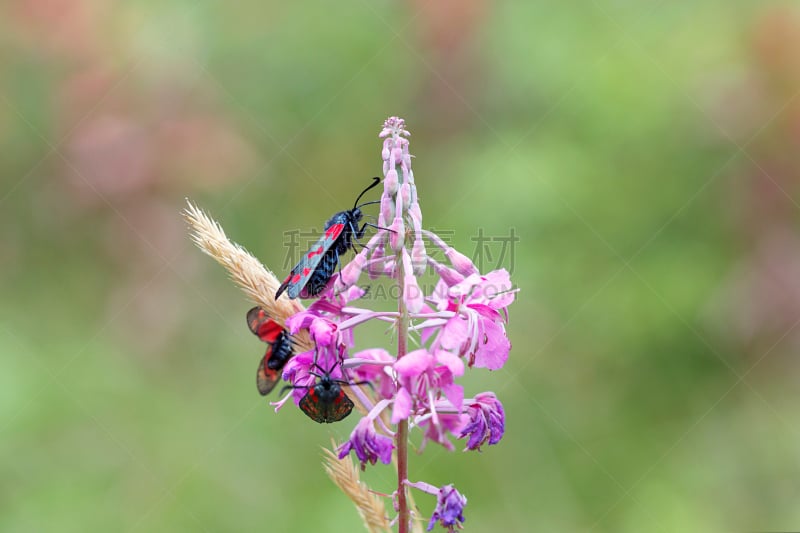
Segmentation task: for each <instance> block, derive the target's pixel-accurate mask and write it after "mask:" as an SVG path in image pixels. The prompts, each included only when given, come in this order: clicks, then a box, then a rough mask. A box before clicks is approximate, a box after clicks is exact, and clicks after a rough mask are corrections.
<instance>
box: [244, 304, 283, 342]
mask: <svg viewBox="0 0 800 533" xmlns="http://www.w3.org/2000/svg"><path fill="white" fill-rule="evenodd" d="M247 325H248V327H249V328H250V331H252V332H253V333H254V334H255V335H256V336H257V337H258V338H259V339H261V340H262V341H263V342H266V343H269V344H272V343H274V342H275V341H277V340H278V337H279V336H280V334H281V332H282V331H283V326H281V325H280V324H278V323H277V322H275V321H274V320H272V319H271V318H270V317H269V315H268V314H267V313H266V311H264V310H263V309H262V308H260V307H254V308H252V309H251V310H250V311H248V312H247Z"/></svg>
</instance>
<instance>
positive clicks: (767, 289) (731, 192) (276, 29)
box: [0, 0, 800, 532]
mask: <svg viewBox="0 0 800 533" xmlns="http://www.w3.org/2000/svg"><path fill="white" fill-rule="evenodd" d="M0 42H2V46H0V153H1V154H2V157H0V284H2V285H0V288H1V290H2V299H1V300H0V353H1V354H2V362H3V371H2V372H1V373H0V431H2V434H0V530H3V531H59V532H71V531H75V532H79V531H80V532H83V531H110V530H119V531H259V530H260V531H278V532H280V531H342V532H349V531H359V530H360V527H361V526H360V522H359V519H358V516H357V515H356V512H355V510H354V509H353V507H352V506H351V504H350V502H349V500H347V499H346V498H345V497H344V496H343V495H342V494H341V493H339V492H338V491H337V490H336V489H335V487H334V486H333V485H332V484H331V483H330V482H329V481H328V479H327V478H326V476H325V475H324V473H323V471H322V468H321V467H320V462H321V453H320V446H325V445H328V444H329V443H330V439H331V437H334V438H336V439H339V440H341V439H343V438H346V437H347V435H348V434H349V432H350V430H351V429H352V426H353V423H354V421H355V418H351V419H348V420H346V421H344V422H342V423H340V424H335V425H332V426H320V425H317V424H314V423H313V422H310V421H309V420H308V419H307V418H305V417H304V416H303V415H302V414H301V413H299V412H298V411H297V410H296V409H286V410H284V411H282V412H281V413H279V414H278V415H275V414H274V413H273V412H272V409H271V408H270V407H269V406H268V405H267V403H266V401H265V400H263V399H262V398H260V397H259V395H258V394H257V391H256V388H255V384H254V374H255V368H256V365H257V363H258V360H259V358H260V356H261V355H262V353H263V345H261V344H260V343H259V342H258V340H257V339H256V338H255V337H253V336H252V335H251V334H250V332H249V331H248V330H247V328H246V327H245V322H244V315H245V312H246V311H247V309H248V308H249V302H247V301H246V300H245V298H244V297H243V295H242V293H241V292H240V291H238V290H237V289H236V288H235V287H234V286H233V285H232V284H231V283H230V282H229V281H228V280H227V279H226V275H225V273H224V271H223V270H222V269H221V268H220V267H219V266H217V265H216V264H215V263H214V262H213V261H212V260H211V259H209V258H207V257H205V256H203V255H202V254H201V253H200V252H199V251H198V250H197V249H195V248H194V247H193V246H192V245H191V243H190V242H189V239H188V238H187V233H186V228H185V224H184V222H183V220H182V219H181V217H180V211H181V209H182V208H183V206H184V205H185V204H184V198H185V197H189V198H190V199H192V200H193V201H195V202H197V203H198V204H199V205H200V206H201V207H203V208H204V209H207V210H208V211H209V212H210V213H211V214H212V215H213V216H214V217H216V218H217V219H218V220H220V221H221V223H222V224H223V226H224V228H225V229H226V231H227V232H228V234H229V235H230V236H231V238H232V239H234V240H236V241H237V242H239V243H242V244H243V245H245V246H246V247H247V248H248V249H249V250H251V251H252V252H253V253H254V254H255V255H256V256H257V257H259V258H260V259H261V260H262V261H263V262H264V263H265V264H266V265H267V266H269V267H271V268H273V269H275V270H276V271H277V272H281V273H282V272H285V271H286V270H287V268H288V267H287V265H286V264H285V263H286V262H287V258H286V253H287V249H286V246H285V240H286V239H285V237H284V232H285V231H287V230H290V229H297V228H305V229H308V228H319V227H320V225H321V224H322V222H323V221H324V220H325V219H326V218H327V217H328V216H330V214H332V213H333V212H335V211H338V210H340V209H343V208H346V207H349V206H350V205H352V204H351V202H352V201H353V199H354V197H355V195H356V194H357V193H358V191H360V190H361V189H362V188H363V186H364V185H365V184H366V183H367V181H368V178H369V177H370V176H373V175H376V174H378V173H379V172H380V141H379V139H378V138H377V133H378V131H379V130H380V125H381V123H382V121H383V120H384V119H385V118H386V117H387V116H388V115H399V116H402V117H404V118H405V119H406V121H407V124H408V127H409V129H410V130H411V132H412V137H411V152H412V153H413V154H414V155H415V156H416V159H415V160H414V169H415V175H416V181H417V184H418V188H419V193H420V198H421V202H422V207H423V212H424V216H425V224H426V226H429V227H433V228H436V229H441V230H447V231H451V232H452V238H453V242H454V244H455V245H456V246H457V247H459V248H460V249H461V250H462V251H464V252H465V253H467V254H468V255H471V254H472V253H473V252H474V251H475V248H476V242H475V241H474V240H473V239H474V237H475V236H476V235H477V234H478V231H479V229H482V231H483V232H484V235H487V236H493V237H503V236H508V235H509V231H510V229H511V228H514V230H515V232H516V234H517V235H518V236H519V238H520V241H519V242H518V243H517V245H516V247H515V255H514V258H513V261H512V260H511V258H510V257H509V256H508V255H507V256H506V257H505V258H503V259H502V261H501V264H496V263H497V261H498V259H499V257H498V252H497V249H496V248H495V249H494V253H493V255H492V256H491V257H489V256H488V254H485V253H484V256H482V258H483V259H484V260H485V264H484V268H485V269H489V268H495V267H498V266H499V267H505V268H508V269H509V270H513V277H512V279H513V280H514V281H515V283H516V284H517V285H518V286H519V287H520V289H521V292H520V293H519V298H518V300H517V302H516V303H515V304H514V305H513V306H512V308H511V321H510V324H509V327H508V332H509V337H510V338H511V340H512V343H513V345H514V348H513V350H512V352H511V358H510V360H509V363H508V365H507V366H506V367H505V368H504V369H503V370H502V371H499V372H496V373H488V372H480V371H475V372H471V373H469V375H468V376H467V378H466V379H465V385H466V387H467V393H468V394H474V393H477V392H480V391H483V390H494V391H495V392H496V393H497V394H498V396H499V397H500V398H501V399H502V401H503V402H504V403H505V406H506V410H507V433H506V435H505V438H504V439H503V441H502V442H501V444H500V445H499V446H494V447H489V448H486V449H485V450H484V452H483V453H482V454H472V453H471V454H464V453H460V452H456V453H448V452H446V451H444V450H442V449H441V448H439V447H436V446H434V445H431V446H429V448H428V449H427V450H426V452H425V453H424V454H423V455H420V456H415V457H413V458H412V462H411V477H412V478H413V479H424V480H426V481H428V482H430V483H434V484H437V485H442V484H445V483H451V482H452V483H455V484H456V485H457V487H458V488H459V489H460V490H461V491H462V492H463V493H464V494H466V495H467V497H468V498H469V504H468V506H467V509H466V512H467V522H466V526H467V528H468V530H470V531H609V532H611V531H613V532H620V531H631V532H634V531H636V532H638V531H753V530H758V531H766V530H796V529H800V507H798V505H797V502H798V500H799V499H800V490H798V487H799V484H800V482H799V481H798V480H799V479H800V465H798V462H799V461H800V446H799V445H800V432H799V430H800V425H799V423H800V411H798V409H797V403H798V400H800V387H798V377H800V376H798V373H799V371H800V368H799V367H798V357H797V349H798V344H800V327H798V323H799V321H800V237H799V236H798V233H797V227H798V225H797V222H798V194H799V193H800V191H798V188H799V185H798V181H799V180H800V150H799V149H798V144H800V98H797V96H798V90H800V10H798V9H797V8H796V7H792V4H791V3H788V4H779V3H774V4H773V3H771V2H764V1H756V0H753V1H730V0H728V1H722V0H717V1H714V0H703V1H701V2H692V1H688V0H682V1H673V2H665V1H648V2H634V1H622V0H596V1H591V2H555V1H551V2H488V1H486V0H461V1H456V0H448V1H442V2H423V1H422V0H417V1H412V2H386V1H382V2H368V1H361V2H336V3H331V2H314V1H312V2H302V3H301V2H297V3H293V2H255V1H245V2H237V3H229V2H228V3H226V2H212V1H201V2H190V1H172V2H155V1H143V2H116V3H109V2H103V1H101V0H11V1H7V2H4V3H3V4H2V7H0ZM496 244H497V242H494V243H493V246H494V245H496ZM484 252H485V250H484ZM363 341H364V344H365V345H370V344H375V343H382V342H388V341H387V339H384V337H382V336H381V334H380V332H378V333H376V334H375V336H374V337H369V338H367V337H365V338H364V339H363ZM459 444H460V443H459ZM462 446H463V444H460V445H459V449H460V448H461V447H462ZM366 478H367V479H368V480H369V482H370V483H371V485H372V486H373V487H374V488H375V489H376V490H381V491H385V492H389V491H391V490H392V479H391V473H390V471H389V469H388V468H374V469H371V470H370V471H368V472H367V474H366ZM417 499H418V502H419V504H420V506H421V508H422V511H423V512H424V513H430V511H431V509H432V502H431V501H429V500H428V499H426V498H425V497H422V496H418V498H417Z"/></svg>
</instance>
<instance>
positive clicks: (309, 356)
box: [283, 350, 317, 405]
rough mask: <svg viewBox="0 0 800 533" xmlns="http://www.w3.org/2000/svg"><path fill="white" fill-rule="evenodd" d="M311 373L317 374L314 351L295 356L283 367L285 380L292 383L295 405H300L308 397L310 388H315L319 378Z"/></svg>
mask: <svg viewBox="0 0 800 533" xmlns="http://www.w3.org/2000/svg"><path fill="white" fill-rule="evenodd" d="M311 372H317V369H316V368H315V367H314V350H309V351H307V352H303V353H300V354H297V355H295V356H294V357H292V358H291V359H289V362H288V363H286V366H285V367H283V379H284V380H285V381H288V382H289V383H291V387H292V388H293V389H294V390H293V391H292V396H293V397H294V403H295V405H297V404H299V403H300V400H302V399H303V396H305V395H306V392H307V391H308V387H313V386H314V383H316V381H317V378H316V376H314V375H313V374H312V373H311Z"/></svg>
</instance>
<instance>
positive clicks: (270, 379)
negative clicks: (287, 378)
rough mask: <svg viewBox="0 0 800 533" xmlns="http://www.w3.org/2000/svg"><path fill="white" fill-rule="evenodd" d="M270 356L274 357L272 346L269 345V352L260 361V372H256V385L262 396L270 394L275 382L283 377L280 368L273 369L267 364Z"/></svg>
mask: <svg viewBox="0 0 800 533" xmlns="http://www.w3.org/2000/svg"><path fill="white" fill-rule="evenodd" d="M270 357H272V346H267V352H266V353H265V354H264V357H263V358H262V359H261V362H259V363H258V372H257V373H256V386H257V387H258V392H259V393H261V396H266V395H267V394H269V393H270V391H272V389H274V388H275V384H276V383H278V380H279V379H280V377H281V372H280V371H279V370H273V369H271V368H270V367H269V366H267V363H269V359H270Z"/></svg>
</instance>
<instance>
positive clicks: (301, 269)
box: [275, 178, 381, 300]
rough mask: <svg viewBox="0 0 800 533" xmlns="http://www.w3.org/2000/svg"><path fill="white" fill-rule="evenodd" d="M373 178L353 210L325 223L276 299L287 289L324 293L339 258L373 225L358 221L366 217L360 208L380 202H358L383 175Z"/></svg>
mask: <svg viewBox="0 0 800 533" xmlns="http://www.w3.org/2000/svg"><path fill="white" fill-rule="evenodd" d="M372 179H373V180H374V181H373V182H372V184H371V185H370V186H369V187H367V188H366V189H364V190H363V191H361V194H359V195H358V198H356V201H355V203H354V204H353V209H350V210H347V211H340V212H339V213H336V214H335V215H333V216H332V217H331V218H330V219H329V220H328V221H327V222H326V223H325V234H324V235H323V236H322V237H320V238H319V240H318V241H317V243H316V244H314V246H312V247H311V249H310V250H309V251H308V252H307V253H306V254H305V255H304V256H303V258H302V259H301V260H300V262H299V263H297V265H296V266H295V267H294V268H293V269H292V271H291V273H290V274H289V275H288V276H287V277H286V279H285V280H284V281H283V283H282V284H281V286H280V287H279V288H278V291H277V292H276V293H275V299H276V300H277V299H278V298H279V297H280V295H281V294H283V292H284V291H287V294H288V295H289V298H291V299H295V298H297V297H298V296H300V297H303V298H308V297H311V296H316V295H317V294H319V293H320V292H322V289H324V288H325V286H326V285H327V284H328V281H329V280H330V279H331V276H333V273H334V271H335V270H336V267H337V266H338V264H339V257H340V256H342V255H344V254H345V253H346V252H347V250H349V249H350V248H352V247H353V246H354V243H355V241H357V240H359V239H361V237H363V236H364V230H365V229H366V228H367V226H372V225H373V224H369V223H364V225H363V226H361V227H360V228H359V227H358V223H359V222H360V221H361V218H362V217H363V216H364V215H363V213H362V212H361V208H362V207H363V206H365V205H369V204H375V203H379V202H377V201H375V202H366V203H364V204H361V205H358V201H359V200H360V199H361V197H362V196H364V193H366V192H367V191H368V190H370V189H371V188H373V187H375V186H376V185H377V184H378V183H380V182H381V179H380V178H372Z"/></svg>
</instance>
